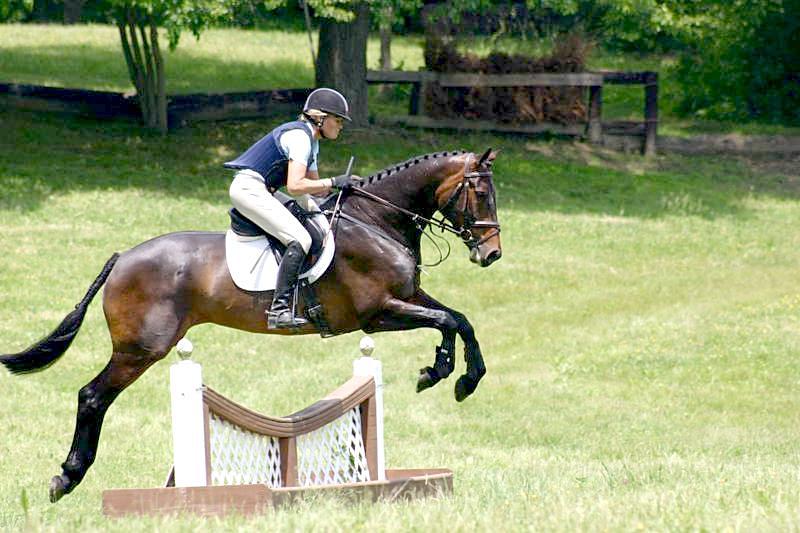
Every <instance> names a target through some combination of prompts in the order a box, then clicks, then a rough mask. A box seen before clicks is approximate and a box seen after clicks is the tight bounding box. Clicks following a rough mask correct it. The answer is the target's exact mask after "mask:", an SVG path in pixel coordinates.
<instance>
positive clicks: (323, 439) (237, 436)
mask: <svg viewBox="0 0 800 533" xmlns="http://www.w3.org/2000/svg"><path fill="white" fill-rule="evenodd" d="M360 348H361V352H362V355H363V356H362V357H361V358H359V359H356V360H355V361H353V377H352V378H351V379H350V380H349V381H347V383H345V384H344V385H342V386H341V387H339V388H338V389H336V390H335V391H333V392H332V393H330V394H329V395H327V396H326V397H325V398H323V399H322V400H320V401H318V402H316V403H314V404H313V405H311V406H309V407H307V408H305V409H302V410H300V411H298V412H296V413H294V414H292V415H289V416H287V417H270V416H266V415H262V414H259V413H256V412H254V411H251V410H249V409H247V408H246V407H243V406H241V405H239V404H236V403H235V402H233V401H231V400H229V399H228V398H226V397H224V396H222V395H221V394H219V393H217V392H215V391H214V390H212V389H211V388H209V387H206V386H204V385H203V380H202V369H201V366H200V365H199V364H198V363H196V362H194V361H192V360H191V359H189V357H190V355H191V352H192V345H191V343H190V342H189V341H188V339H182V340H181V341H180V342H179V343H178V345H177V350H178V355H179V356H180V357H181V359H182V360H181V361H180V362H178V363H175V364H174V365H172V368H170V391H171V396H172V421H173V451H174V466H173V469H172V471H171V472H170V474H169V477H168V480H167V483H166V486H165V487H163V488H152V489H113V490H107V491H104V492H103V512H104V513H105V514H106V515H109V516H124V515H128V514H170V513H178V512H191V513H197V514H202V515H217V514H224V513H227V512H234V511H235V512H238V513H242V514H252V513H258V512H261V511H264V510H265V509H267V508H269V507H271V506H276V505H280V504H283V503H288V502H291V501H292V500H294V499H295V498H298V497H301V496H303V495H305V494H308V493H311V492H313V493H318V492H321V491H322V492H331V491H337V492H343V493H345V494H348V495H357V496H359V497H361V498H364V497H366V498H369V499H371V500H376V499H379V498H380V499H398V498H403V499H405V498H412V497H420V496H429V495H441V494H448V493H450V492H452V487H453V485H452V483H453V474H452V472H451V471H450V470H446V469H413V470H387V469H386V468H385V465H384V461H385V459H384V447H383V381H382V377H381V363H380V361H378V360H377V359H373V358H372V357H370V355H371V354H372V351H373V349H374V343H373V342H372V339H371V338H369V337H364V338H363V339H362V340H361V343H360Z"/></svg>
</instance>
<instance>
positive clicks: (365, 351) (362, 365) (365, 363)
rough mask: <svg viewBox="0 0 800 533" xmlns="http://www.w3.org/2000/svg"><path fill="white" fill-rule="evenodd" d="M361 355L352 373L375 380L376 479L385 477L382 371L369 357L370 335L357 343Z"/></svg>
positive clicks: (375, 360)
mask: <svg viewBox="0 0 800 533" xmlns="http://www.w3.org/2000/svg"><path fill="white" fill-rule="evenodd" d="M359 348H360V349H361V354H362V357H360V358H358V359H356V360H355V361H353V375H354V376H365V377H371V378H372V379H373V380H374V381H375V438H376V448H377V454H376V455H377V461H376V462H377V470H378V480H381V481H382V480H385V479H386V456H385V453H384V449H383V372H382V365H381V362H380V361H378V360H377V359H373V358H372V357H370V356H371V355H372V351H373V350H374V349H375V343H374V342H373V340H372V338H371V337H364V338H362V339H361V343H360V344H359Z"/></svg>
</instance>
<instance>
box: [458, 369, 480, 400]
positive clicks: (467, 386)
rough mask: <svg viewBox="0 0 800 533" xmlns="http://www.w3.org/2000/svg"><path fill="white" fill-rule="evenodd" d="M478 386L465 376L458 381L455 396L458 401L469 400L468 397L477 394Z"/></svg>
mask: <svg viewBox="0 0 800 533" xmlns="http://www.w3.org/2000/svg"><path fill="white" fill-rule="evenodd" d="M477 386H478V384H477V383H476V382H475V381H474V380H473V379H472V378H471V377H469V376H467V375H463V376H461V377H460V378H458V381H456V387H455V394H456V401H457V402H463V401H464V400H466V399H467V396H469V395H470V394H472V393H473V392H475V388H476V387H477Z"/></svg>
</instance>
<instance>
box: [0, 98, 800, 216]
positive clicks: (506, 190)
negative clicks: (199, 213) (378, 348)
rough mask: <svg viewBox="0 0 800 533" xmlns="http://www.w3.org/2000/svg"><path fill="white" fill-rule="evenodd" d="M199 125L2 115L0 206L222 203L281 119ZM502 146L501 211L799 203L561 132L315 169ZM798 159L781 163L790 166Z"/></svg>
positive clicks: (765, 187) (673, 209) (727, 160)
mask: <svg viewBox="0 0 800 533" xmlns="http://www.w3.org/2000/svg"><path fill="white" fill-rule="evenodd" d="M292 118H293V117H291V116H287V117H271V118H265V119H264V120H262V121H248V122H217V123H198V124H195V125H193V126H191V127H187V128H183V129H179V130H176V131H174V132H172V133H170V134H169V135H168V136H163V137H162V136H161V135H159V134H156V133H150V132H147V131H145V130H143V129H141V128H140V127H139V126H137V125H135V124H131V123H125V122H118V121H105V122H101V121H95V120H89V119H80V118H72V117H64V116H60V115H55V114H46V113H33V112H18V111H14V112H10V111H3V112H2V114H0V124H2V128H3V130H4V131H3V137H2V140H0V209H2V210H11V211H31V210H36V209H38V208H39V207H40V206H41V205H42V203H43V202H45V201H46V200H47V198H48V197H49V196H51V195H58V194H63V193H67V192H71V191H88V190H124V189H136V190H143V191H151V192H154V193H158V194H167V195H171V196H175V197H191V198H196V199H200V200H202V201H206V202H209V203H211V204H219V205H220V208H221V209H224V208H225V207H226V205H227V202H228V196H227V187H228V184H229V182H230V179H231V173H230V171H228V170H226V169H224V168H222V163H223V162H224V161H227V160H229V159H231V158H233V157H235V156H236V155H238V154H239V153H240V152H241V151H243V150H245V149H246V148H247V147H248V146H250V144H251V143H252V142H254V141H255V140H257V139H258V138H259V137H260V136H261V135H263V134H264V133H266V132H268V131H269V130H270V129H271V128H272V127H274V126H276V125H277V124H279V123H280V122H282V121H284V120H290V119H292ZM488 147H493V148H500V149H501V154H500V156H499V157H498V159H497V162H496V165H495V176H496V178H495V181H496V184H497V187H498V196H499V203H500V206H501V208H502V209H511V210H519V211H522V212H531V211H554V212H563V213H591V214H602V215H610V216H627V217H646V218H651V217H660V216H666V215H673V216H674V215H678V216H681V215H687V216H700V217H704V218H713V217H716V216H722V215H730V214H746V213H744V210H745V208H744V207H743V205H744V203H743V200H744V199H746V198H750V197H753V196H769V197H775V198H779V199H787V200H800V182H798V175H797V172H796V171H791V170H790V171H789V172H788V173H787V172H785V171H784V169H782V168H777V169H775V168H772V169H771V170H770V172H769V173H767V174H762V173H761V172H760V171H759V166H758V164H752V163H753V162H752V161H747V160H742V159H741V158H733V157H720V156H715V157H691V158H689V157H680V156H659V157H657V158H656V159H654V160H645V159H644V158H642V157H640V156H638V155H624V154H619V153H615V152H610V151H606V150H602V149H598V148H594V147H591V146H589V145H586V144H584V143H573V142H568V141H558V140H549V141H548V140H542V139H539V140H529V139H523V138H520V137H514V136H508V135H505V136H501V135H491V134H477V133H476V134H463V133H455V132H449V133H448V132H432V131H425V130H413V129H400V128H397V129H380V128H371V129H369V130H366V129H364V130H357V129H350V130H346V131H345V132H344V134H343V137H341V138H340V140H338V141H336V142H324V143H323V145H322V146H321V152H322V153H321V156H322V157H321V159H322V163H321V168H320V170H321V174H322V175H332V174H335V173H339V172H341V171H342V170H343V169H344V168H345V166H346V162H347V160H348V159H349V157H350V155H354V156H355V157H356V166H355V169H354V171H355V172H356V173H357V174H361V175H367V174H370V173H373V172H375V171H377V170H379V169H381V168H384V167H386V166H389V165H392V164H394V163H397V162H400V161H404V160H406V159H408V158H409V157H413V156H415V155H419V154H425V153H430V152H435V151H443V150H454V149H461V148H464V149H469V150H472V151H475V152H480V151H483V150H485V149H486V148H488ZM794 166H795V165H790V166H788V167H787V168H789V169H792V168H794Z"/></svg>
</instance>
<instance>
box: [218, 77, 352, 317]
mask: <svg viewBox="0 0 800 533" xmlns="http://www.w3.org/2000/svg"><path fill="white" fill-rule="evenodd" d="M345 120H348V121H349V120H350V114H349V106H348V105H347V100H346V99H345V97H344V96H342V95H341V93H339V92H338V91H334V90H333V89H327V88H321V89H316V90H314V91H313V92H312V93H311V94H310V95H308V98H307V99H306V103H305V105H304V106H303V112H302V114H301V115H300V117H299V119H298V120H297V121H294V122H287V123H286V124H281V125H280V126H278V127H277V128H275V129H274V130H272V131H271V132H270V133H268V134H266V135H265V136H264V137H262V138H261V139H260V140H258V141H257V142H256V143H255V144H253V145H252V146H251V147H250V148H248V149H247V151H246V152H244V153H243V154H242V155H240V156H239V157H237V158H236V159H234V160H233V161H230V162H228V163H225V167H226V168H232V169H236V170H237V172H236V175H235V177H234V179H233V183H232V184H231V187H230V196H231V202H232V203H233V206H234V207H235V208H236V209H237V210H238V211H239V212H240V213H242V214H243V215H244V216H246V217H247V218H249V219H250V220H252V221H253V222H255V223H256V224H258V225H259V226H260V227H261V228H262V229H263V230H264V231H266V232H267V233H269V234H270V235H272V236H274V237H276V238H277V239H278V240H280V241H281V242H282V243H283V244H285V245H286V252H285V253H284V254H283V259H282V261H281V264H280V266H279V267H278V279H277V282H276V285H275V294H274V296H273V298H272V305H271V306H270V309H269V311H268V312H267V327H269V328H270V329H284V328H299V327H302V326H303V325H305V324H306V323H307V322H308V321H307V320H305V319H303V318H301V317H296V316H294V313H293V310H292V305H291V302H292V295H293V293H294V289H295V287H296V286H297V278H298V276H299V275H300V269H301V268H302V266H303V262H304V260H305V257H306V254H307V253H308V250H309V249H310V248H311V236H310V235H309V234H308V232H307V231H306V230H305V228H304V227H303V225H302V224H300V222H299V221H298V220H297V219H296V218H295V217H294V216H292V214H291V213H290V212H289V210H288V209H286V208H285V207H284V206H283V204H281V202H280V201H279V200H278V199H276V198H275V197H274V196H273V193H274V192H275V191H276V190H277V189H278V188H280V187H283V186H285V187H286V190H287V192H289V194H291V195H294V196H296V197H297V200H298V203H299V204H300V205H301V206H302V207H303V208H305V209H306V210H311V209H312V206H311V203H310V202H313V200H311V199H310V198H309V195H310V194H315V195H316V194H326V193H328V192H330V191H331V190H332V189H334V188H335V189H345V188H347V187H349V186H350V184H351V179H352V178H351V177H350V176H345V175H343V176H336V177H334V178H328V179H319V173H318V170H317V168H318V167H317V154H318V151H319V140H320V139H331V140H333V139H336V138H337V137H338V136H339V133H340V132H341V130H342V126H343V124H344V121H345Z"/></svg>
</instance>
